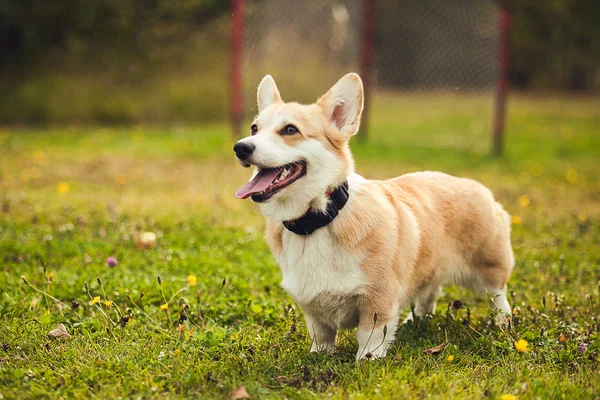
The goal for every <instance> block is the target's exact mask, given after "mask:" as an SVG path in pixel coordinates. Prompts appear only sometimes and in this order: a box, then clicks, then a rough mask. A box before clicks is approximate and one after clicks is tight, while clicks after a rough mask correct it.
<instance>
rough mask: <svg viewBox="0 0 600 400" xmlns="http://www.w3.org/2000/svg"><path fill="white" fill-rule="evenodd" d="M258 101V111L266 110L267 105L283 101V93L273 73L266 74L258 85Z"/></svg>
mask: <svg viewBox="0 0 600 400" xmlns="http://www.w3.org/2000/svg"><path fill="white" fill-rule="evenodd" d="M256 99H257V101H258V112H259V113H260V112H262V111H264V110H265V109H266V108H267V107H269V106H270V105H272V104H275V103H281V102H282V100H281V95H280V94H279V89H277V85H276V84H275V80H274V79H273V77H272V76H271V75H266V76H265V77H264V78H263V79H262V81H260V84H259V85H258V91H257V93H256Z"/></svg>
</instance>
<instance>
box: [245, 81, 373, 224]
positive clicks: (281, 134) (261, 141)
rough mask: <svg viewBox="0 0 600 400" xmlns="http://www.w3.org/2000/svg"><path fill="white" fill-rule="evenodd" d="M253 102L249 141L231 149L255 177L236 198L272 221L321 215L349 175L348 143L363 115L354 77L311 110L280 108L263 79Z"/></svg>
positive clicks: (351, 165) (340, 83) (284, 105)
mask: <svg viewBox="0 0 600 400" xmlns="http://www.w3.org/2000/svg"><path fill="white" fill-rule="evenodd" d="M257 97H258V110H259V114H258V116H257V117H256V118H255V119H254V121H253V122H252V125H251V127H250V131H251V135H250V136H248V137H246V138H244V139H241V140H240V141H239V142H237V143H236V145H235V146H234V151H235V153H236V156H237V158H238V159H239V160H240V163H241V164H242V165H243V166H245V167H250V166H254V167H255V172H254V174H253V176H252V179H251V180H250V181H249V182H248V183H247V184H246V185H245V186H243V187H242V188H240V189H239V190H238V191H237V193H236V196H237V197H239V198H242V199H245V198H248V197H251V198H252V200H253V201H254V202H256V203H259V205H260V208H261V211H262V212H263V214H264V215H265V216H266V217H267V218H269V219H271V220H273V221H286V220H292V219H297V218H300V217H301V216H302V215H304V213H306V211H307V210H308V209H309V208H312V209H316V210H324V209H325V207H326V205H327V197H326V192H327V191H328V190H329V189H332V188H335V187H336V186H338V185H340V184H341V183H342V182H343V181H344V180H345V179H346V178H347V176H348V174H350V173H351V172H352V171H353V169H354V161H353V160H352V155H351V154H350V150H349V148H348V141H349V140H350V138H351V137H352V136H353V135H355V134H356V133H357V132H358V127H359V124H360V116H361V113H362V109H363V85H362V81H361V80H360V77H359V76H358V75H357V74H347V75H345V76H344V77H343V78H342V79H340V80H339V81H338V82H337V83H336V84H335V85H334V86H333V87H332V88H331V89H330V90H329V91H328V92H327V93H326V94H325V95H324V96H323V97H321V98H320V99H319V100H318V101H317V102H316V103H315V104H311V105H302V104H298V103H284V102H283V101H282V100H281V96H280V94H279V90H278V89H277V85H276V84H275V81H274V80H273V78H272V77H271V76H270V75H267V76H265V77H264V78H263V80H262V81H261V83H260V85H259V86H258V94H257Z"/></svg>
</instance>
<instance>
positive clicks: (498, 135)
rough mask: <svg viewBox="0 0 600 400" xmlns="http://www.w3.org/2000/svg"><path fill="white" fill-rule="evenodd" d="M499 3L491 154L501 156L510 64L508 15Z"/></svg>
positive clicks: (506, 10) (505, 7)
mask: <svg viewBox="0 0 600 400" xmlns="http://www.w3.org/2000/svg"><path fill="white" fill-rule="evenodd" d="M503 3H504V2H501V10H500V76H499V77H498V86H497V89H496V106H495V112H494V128H493V129H494V130H493V142H492V143H493V144H492V154H494V155H502V152H503V150H504V126H505V121H506V101H507V97H508V86H509V83H508V68H509V62H510V43H509V32H510V13H509V11H508V8H507V6H506V4H503Z"/></svg>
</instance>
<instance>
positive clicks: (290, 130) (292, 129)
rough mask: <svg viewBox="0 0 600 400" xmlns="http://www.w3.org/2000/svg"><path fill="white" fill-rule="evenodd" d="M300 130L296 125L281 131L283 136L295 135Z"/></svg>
mask: <svg viewBox="0 0 600 400" xmlns="http://www.w3.org/2000/svg"><path fill="white" fill-rule="evenodd" d="M298 132H299V130H298V128H296V127H295V126H294V125H287V126H286V127H285V128H283V129H282V130H281V132H280V133H281V134H282V135H295V134H296V133H298Z"/></svg>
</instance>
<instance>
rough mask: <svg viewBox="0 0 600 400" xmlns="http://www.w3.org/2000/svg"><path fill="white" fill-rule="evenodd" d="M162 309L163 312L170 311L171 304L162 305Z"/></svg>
mask: <svg viewBox="0 0 600 400" xmlns="http://www.w3.org/2000/svg"><path fill="white" fill-rule="evenodd" d="M160 309H161V310H163V311H166V310H168V309H169V304H168V303H165V304H161V305H160Z"/></svg>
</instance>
